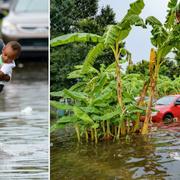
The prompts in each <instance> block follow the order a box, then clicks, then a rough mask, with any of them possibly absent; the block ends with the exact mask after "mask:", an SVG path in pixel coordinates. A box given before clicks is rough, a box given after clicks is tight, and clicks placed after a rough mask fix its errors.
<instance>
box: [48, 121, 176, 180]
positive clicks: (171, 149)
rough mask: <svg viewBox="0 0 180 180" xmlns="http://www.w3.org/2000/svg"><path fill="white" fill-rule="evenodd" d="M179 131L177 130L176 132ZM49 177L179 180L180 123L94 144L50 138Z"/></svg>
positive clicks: (90, 179) (92, 179)
mask: <svg viewBox="0 0 180 180" xmlns="http://www.w3.org/2000/svg"><path fill="white" fill-rule="evenodd" d="M178 131H179V132H178ZM51 141H52V143H51V144H52V145H53V146H52V147H51V180H59V179H60V180H131V179H138V180H140V179H143V180H149V179H153V180H155V179H158V180H163V179H164V180H166V179H167V180H178V179H180V124H179V123H176V126H175V127H174V128H172V127H171V128H169V127H168V126H164V127H161V128H160V129H158V130H157V131H156V132H152V133H151V135H149V136H148V137H142V136H133V137H130V138H121V139H120V141H118V142H99V143H98V144H97V145H94V144H91V143H88V144H87V143H81V144H78V143H77V142H75V141H73V140H72V139H71V140H70V139H69V138H68V139H67V140H66V141H64V140H62V137H60V136H58V135H55V136H52V137H51Z"/></svg>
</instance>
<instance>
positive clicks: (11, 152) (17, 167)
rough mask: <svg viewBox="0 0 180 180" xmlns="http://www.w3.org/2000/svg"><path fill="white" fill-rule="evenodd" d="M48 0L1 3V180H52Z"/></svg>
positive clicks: (18, 0) (1, 1)
mask: <svg viewBox="0 0 180 180" xmlns="http://www.w3.org/2000/svg"><path fill="white" fill-rule="evenodd" d="M48 36H49V1H48V0H0V179H2V180H3V179H4V180H6V179H18V180H19V179H20V180H25V179H43V180H46V179H48V153H49V147H48V146H49V142H48V139H49V136H48V119H49V113H48V109H49V108H48V100H49V99H48V94H49V93H48V89H49V88H48V84H49V83H48V82H49V81H48V79H49V78H48V64H49V63H48V59H49V58H48V57H49V54H48V44H49V43H48V42H49V40H48V39H49V37H48Z"/></svg>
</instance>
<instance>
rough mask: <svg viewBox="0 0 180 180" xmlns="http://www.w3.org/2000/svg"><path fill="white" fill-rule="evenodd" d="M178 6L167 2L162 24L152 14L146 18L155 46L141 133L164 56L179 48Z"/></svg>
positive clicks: (149, 109)
mask: <svg viewBox="0 0 180 180" xmlns="http://www.w3.org/2000/svg"><path fill="white" fill-rule="evenodd" d="M177 6H179V4H178V2H177V0H170V1H169V3H168V14H167V16H166V21H165V23H164V24H162V23H161V22H160V21H159V20H158V19H157V18H155V17H154V16H150V17H148V18H147V19H146V24H149V25H151V26H152V31H151V34H152V37H151V43H152V44H153V45H154V46H155V47H156V49H154V48H152V49H151V52H150V64H149V74H150V100H149V104H148V108H147V111H146V117H145V121H144V125H143V128H142V134H147V133H148V123H149V120H150V117H151V107H152V99H153V98H154V96H155V89H156V84H157V80H158V74H159V70H160V66H161V65H162V63H163V60H164V58H165V57H166V56H167V55H168V54H169V53H170V52H171V51H172V50H175V49H176V50H179V49H180V36H179V34H180V24H178V23H177V22H176V15H175V13H176V10H177Z"/></svg>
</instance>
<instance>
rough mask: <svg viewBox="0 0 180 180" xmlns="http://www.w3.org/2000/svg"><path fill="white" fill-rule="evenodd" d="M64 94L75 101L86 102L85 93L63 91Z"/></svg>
mask: <svg viewBox="0 0 180 180" xmlns="http://www.w3.org/2000/svg"><path fill="white" fill-rule="evenodd" d="M63 92H64V94H66V95H67V96H68V97H70V98H72V99H75V100H77V101H83V102H85V103H86V102H87V95H86V93H83V92H76V91H71V90H67V89H64V91H63Z"/></svg>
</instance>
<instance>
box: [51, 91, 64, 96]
mask: <svg viewBox="0 0 180 180" xmlns="http://www.w3.org/2000/svg"><path fill="white" fill-rule="evenodd" d="M50 95H51V96H52V97H63V96H64V93H63V91H54V92H51V93H50Z"/></svg>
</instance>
